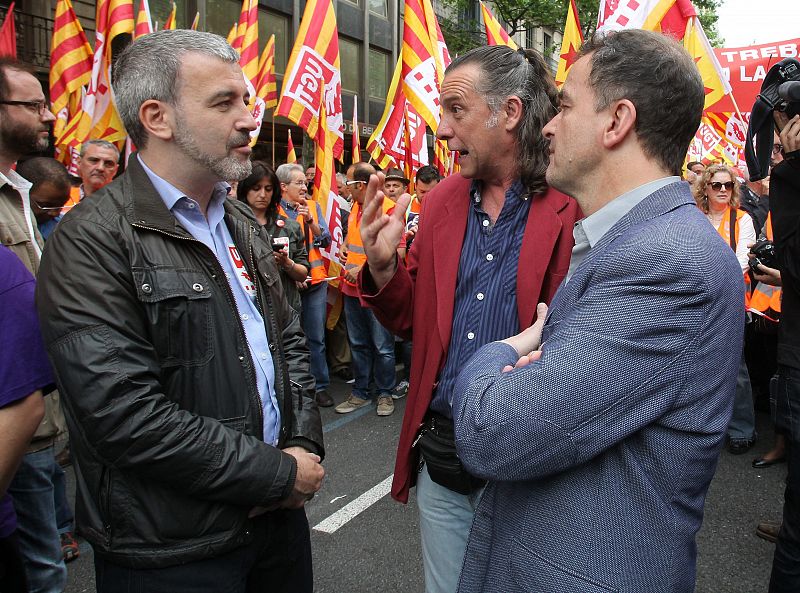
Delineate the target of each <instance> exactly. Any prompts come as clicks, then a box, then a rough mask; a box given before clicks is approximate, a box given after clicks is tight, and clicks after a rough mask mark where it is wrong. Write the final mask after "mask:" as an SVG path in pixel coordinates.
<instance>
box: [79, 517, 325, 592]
mask: <svg viewBox="0 0 800 593" xmlns="http://www.w3.org/2000/svg"><path fill="white" fill-rule="evenodd" d="M252 533H253V541H252V542H251V543H250V544H248V545H246V546H243V547H241V548H237V549H236V550H232V551H230V552H227V553H226V554H221V555H219V556H215V557H213V558H206V559H203V560H198V561H196V562H190V563H188V564H181V565H178V566H169V567H166V568H152V569H134V568H127V567H125V566H120V565H118V564H114V563H113V562H110V561H108V560H106V559H104V558H103V557H102V556H100V555H98V554H95V563H94V565H95V571H96V582H97V593H312V591H313V588H314V578H313V573H312V566H311V537H310V533H309V529H308V519H306V514H305V511H304V510H303V509H300V510H281V511H273V512H271V513H266V514H265V515H262V516H260V517H256V518H255V519H253V521H252Z"/></svg>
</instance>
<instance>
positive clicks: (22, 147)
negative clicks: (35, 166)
mask: <svg viewBox="0 0 800 593" xmlns="http://www.w3.org/2000/svg"><path fill="white" fill-rule="evenodd" d="M47 129H48V128H47V126H42V125H38V126H35V127H34V126H26V125H24V124H21V123H18V122H15V121H13V120H9V119H5V120H4V122H3V124H2V125H0V145H1V146H3V147H5V148H6V149H11V150H12V151H13V152H15V153H16V154H19V155H21V156H26V155H29V154H34V153H37V152H43V151H45V150H47V149H48V148H49V146H50V138H49V137H46V138H42V137H41V136H39V134H40V133H41V132H44V131H46V130H47Z"/></svg>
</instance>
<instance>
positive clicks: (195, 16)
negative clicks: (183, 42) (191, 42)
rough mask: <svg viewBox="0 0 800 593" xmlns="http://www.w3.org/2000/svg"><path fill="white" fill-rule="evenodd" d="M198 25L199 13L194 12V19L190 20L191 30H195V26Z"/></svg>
mask: <svg viewBox="0 0 800 593" xmlns="http://www.w3.org/2000/svg"><path fill="white" fill-rule="evenodd" d="M199 26H200V13H199V12H196V13H194V19H193V20H192V26H191V27H190V28H191V30H192V31H197V27H199Z"/></svg>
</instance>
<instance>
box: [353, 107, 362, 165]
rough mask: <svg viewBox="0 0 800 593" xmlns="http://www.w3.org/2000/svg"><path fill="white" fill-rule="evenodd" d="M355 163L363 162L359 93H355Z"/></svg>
mask: <svg viewBox="0 0 800 593" xmlns="http://www.w3.org/2000/svg"><path fill="white" fill-rule="evenodd" d="M352 152H353V164H355V163H360V162H361V134H360V132H359V128H358V95H353V146H352Z"/></svg>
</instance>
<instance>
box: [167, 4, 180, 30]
mask: <svg viewBox="0 0 800 593" xmlns="http://www.w3.org/2000/svg"><path fill="white" fill-rule="evenodd" d="M177 13H178V7H177V6H176V5H175V3H174V2H173V3H172V10H170V12H169V16H168V17H167V20H166V22H165V23H164V30H167V29H174V28H175V26H176V22H175V21H176V20H177V18H176V17H177Z"/></svg>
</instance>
